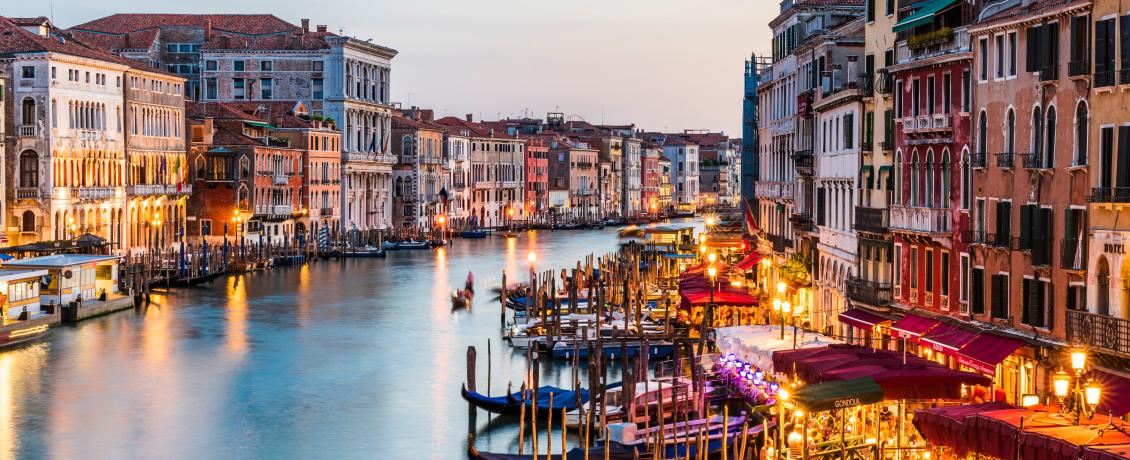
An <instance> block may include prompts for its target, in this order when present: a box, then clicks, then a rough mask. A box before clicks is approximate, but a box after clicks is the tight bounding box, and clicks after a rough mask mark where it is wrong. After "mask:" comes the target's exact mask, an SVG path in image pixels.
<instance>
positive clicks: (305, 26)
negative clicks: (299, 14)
mask: <svg viewBox="0 0 1130 460" xmlns="http://www.w3.org/2000/svg"><path fill="white" fill-rule="evenodd" d="M309 31H310V20H309V19H305V18H303V19H302V34H303V35H306V32H309Z"/></svg>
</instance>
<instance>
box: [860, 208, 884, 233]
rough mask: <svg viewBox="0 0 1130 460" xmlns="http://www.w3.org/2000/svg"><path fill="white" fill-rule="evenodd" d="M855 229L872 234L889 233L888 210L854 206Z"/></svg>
mask: <svg viewBox="0 0 1130 460" xmlns="http://www.w3.org/2000/svg"><path fill="white" fill-rule="evenodd" d="M855 229H856V230H858V231H862V232H872V233H887V232H889V231H891V225H890V213H889V210H887V209H884V208H868V207H864V206H856V207H855Z"/></svg>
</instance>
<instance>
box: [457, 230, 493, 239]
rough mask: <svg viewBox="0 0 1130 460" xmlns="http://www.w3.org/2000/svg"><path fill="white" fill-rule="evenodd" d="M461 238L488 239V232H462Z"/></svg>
mask: <svg viewBox="0 0 1130 460" xmlns="http://www.w3.org/2000/svg"><path fill="white" fill-rule="evenodd" d="M459 236H460V237H462V238H486V237H487V231H486V230H463V231H462V232H460V233H459Z"/></svg>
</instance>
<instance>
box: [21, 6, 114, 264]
mask: <svg viewBox="0 0 1130 460" xmlns="http://www.w3.org/2000/svg"><path fill="white" fill-rule="evenodd" d="M15 21H18V23H17V22H13V20H9V19H5V18H0V34H4V35H10V36H13V37H17V38H18V39H15V40H5V41H3V43H5V44H6V45H3V46H2V47H0V56H3V57H2V58H0V66H2V68H3V69H4V71H5V72H7V73H8V74H9V75H11V82H12V83H11V90H12V92H11V94H12V101H11V102H10V103H9V104H11V105H10V106H11V107H12V112H11V114H12V117H11V119H9V120H7V121H8V122H9V123H10V124H11V125H10V126H8V127H7V128H6V129H7V130H8V132H9V133H11V135H10V136H8V137H6V138H5V142H6V143H7V146H6V151H7V152H8V153H10V154H9V155H6V156H5V162H4V163H5V165H4V169H5V170H6V171H5V172H6V174H5V177H6V180H7V182H8V184H7V185H8V187H6V188H5V195H6V196H5V198H6V200H5V201H7V203H8V211H10V213H11V214H10V216H9V219H8V223H9V224H10V225H11V227H8V230H9V239H10V240H11V241H12V243H15V244H22V243H30V242H34V241H41V240H42V241H48V240H60V239H67V238H73V237H77V236H79V235H81V234H83V233H92V234H95V235H98V236H100V237H102V238H105V239H107V240H108V241H110V242H111V243H115V244H120V243H121V242H123V241H124V240H123V228H124V225H123V222H124V221H125V211H126V210H125V203H126V197H125V185H126V183H125V181H126V170H127V168H126V158H125V148H124V144H125V143H124V133H123V118H122V111H123V106H124V100H123V90H122V85H123V76H124V74H125V71H126V69H128V68H129V63H128V62H127V61H124V60H123V59H121V58H118V57H117V56H115V55H112V54H109V53H106V52H102V51H98V50H96V49H94V48H91V47H88V46H86V45H84V44H82V43H80V42H78V41H75V40H70V39H68V38H67V37H65V36H64V35H63V34H62V33H61V32H60V31H59V30H58V29H56V28H55V27H54V26H52V25H51V24H50V22H49V21H47V20H46V19H43V18H39V19H18V20H15ZM16 233H18V235H19V236H18V238H13V235H14V234H16ZM119 247H120V246H119Z"/></svg>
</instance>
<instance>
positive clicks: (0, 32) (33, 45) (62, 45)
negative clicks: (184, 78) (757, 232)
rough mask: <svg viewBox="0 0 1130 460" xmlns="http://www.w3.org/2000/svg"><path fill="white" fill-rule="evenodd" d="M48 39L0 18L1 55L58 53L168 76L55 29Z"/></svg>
mask: <svg viewBox="0 0 1130 460" xmlns="http://www.w3.org/2000/svg"><path fill="white" fill-rule="evenodd" d="M49 35H50V36H49V37H44V36H42V35H39V34H36V33H34V32H31V31H28V30H26V29H24V28H23V27H20V26H19V25H18V24H17V23H15V22H13V21H12V20H10V19H8V18H5V17H0V55H4V54H7V55H11V54H23V53H59V54H67V55H71V56H77V57H83V58H88V59H97V60H101V61H106V62H113V63H116V64H122V65H126V66H130V67H134V68H138V69H143V70H145V71H147V72H155V73H162V74H165V73H166V72H163V71H161V70H160V69H155V68H153V67H152V66H148V65H145V64H143V63H140V62H137V61H132V60H129V59H125V58H123V57H121V56H118V55H116V54H113V53H110V52H108V51H103V50H102V49H100V48H98V47H95V46H91V45H88V44H86V43H84V42H83V41H81V40H79V39H76V38H75V36H74V35H73V34H71V33H69V32H67V31H64V30H61V29H59V28H57V27H54V26H50V30H49ZM168 75H171V74H168Z"/></svg>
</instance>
